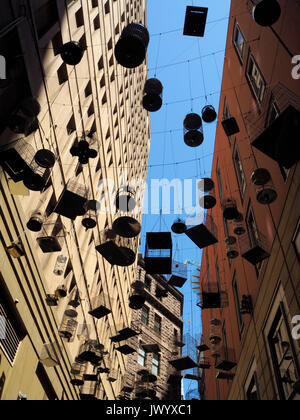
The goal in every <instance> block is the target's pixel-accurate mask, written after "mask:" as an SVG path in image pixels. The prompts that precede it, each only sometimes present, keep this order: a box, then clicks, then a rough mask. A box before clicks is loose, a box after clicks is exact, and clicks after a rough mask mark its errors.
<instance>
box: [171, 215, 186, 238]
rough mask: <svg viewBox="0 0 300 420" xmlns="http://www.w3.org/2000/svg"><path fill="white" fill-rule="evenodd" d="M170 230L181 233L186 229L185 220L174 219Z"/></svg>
mask: <svg viewBox="0 0 300 420" xmlns="http://www.w3.org/2000/svg"><path fill="white" fill-rule="evenodd" d="M171 229H172V232H173V233H176V234H177V235H181V234H182V233H184V232H185V231H186V230H187V226H186V224H185V220H183V219H180V218H178V219H176V220H175V221H174V223H173V225H172V227H171Z"/></svg>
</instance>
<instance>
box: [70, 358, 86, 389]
mask: <svg viewBox="0 0 300 420" xmlns="http://www.w3.org/2000/svg"><path fill="white" fill-rule="evenodd" d="M85 371H86V365H85V364H84V363H76V362H75V363H73V364H72V367H71V372H70V373H71V381H70V382H71V384H72V385H74V386H82V385H83V384H84V379H83V378H84V373H85Z"/></svg>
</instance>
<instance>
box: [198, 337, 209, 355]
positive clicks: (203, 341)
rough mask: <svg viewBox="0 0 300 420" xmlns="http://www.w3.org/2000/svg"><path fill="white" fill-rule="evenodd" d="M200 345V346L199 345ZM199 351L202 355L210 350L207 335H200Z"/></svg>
mask: <svg viewBox="0 0 300 420" xmlns="http://www.w3.org/2000/svg"><path fill="white" fill-rule="evenodd" d="M198 343H199V344H198ZM196 348H197V350H198V351H199V352H200V353H203V352H205V351H208V350H209V349H210V341H209V338H208V336H207V335H206V334H200V337H199V340H198V342H197V347H196Z"/></svg>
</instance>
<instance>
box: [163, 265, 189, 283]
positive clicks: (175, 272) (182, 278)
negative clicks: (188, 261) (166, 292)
mask: <svg viewBox="0 0 300 420" xmlns="http://www.w3.org/2000/svg"><path fill="white" fill-rule="evenodd" d="M167 278H168V280H169V285H170V286H176V287H183V286H184V284H185V283H186V281H187V278H188V275H187V265H185V264H184V263H182V262H178V261H173V263H172V274H171V275H170V276H167Z"/></svg>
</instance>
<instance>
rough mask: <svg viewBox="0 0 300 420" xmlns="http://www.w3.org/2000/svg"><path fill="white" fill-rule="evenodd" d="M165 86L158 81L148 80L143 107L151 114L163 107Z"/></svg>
mask: <svg viewBox="0 0 300 420" xmlns="http://www.w3.org/2000/svg"><path fill="white" fill-rule="evenodd" d="M162 92H163V85H162V84H161V82H160V81H159V80H158V79H155V78H153V79H148V80H147V81H146V83H145V87H144V97H143V107H144V108H145V109H146V110H147V111H149V112H156V111H158V110H159V109H160V108H161V106H162Z"/></svg>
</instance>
